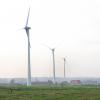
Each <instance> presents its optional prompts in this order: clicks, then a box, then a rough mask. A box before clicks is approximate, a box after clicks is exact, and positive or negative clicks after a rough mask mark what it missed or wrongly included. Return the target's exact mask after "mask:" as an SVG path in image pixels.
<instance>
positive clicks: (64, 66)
mask: <svg viewBox="0 0 100 100" xmlns="http://www.w3.org/2000/svg"><path fill="white" fill-rule="evenodd" d="M66 57H67V56H66ZM66 57H64V58H63V60H64V78H66Z"/></svg>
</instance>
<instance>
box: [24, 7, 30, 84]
mask: <svg viewBox="0 0 100 100" xmlns="http://www.w3.org/2000/svg"><path fill="white" fill-rule="evenodd" d="M29 15H30V8H29V11H28V16H27V20H26V25H25V27H24V29H25V31H26V34H27V39H28V76H27V86H31V66H30V34H29V30H30V29H31V27H29V26H28V22H29Z"/></svg>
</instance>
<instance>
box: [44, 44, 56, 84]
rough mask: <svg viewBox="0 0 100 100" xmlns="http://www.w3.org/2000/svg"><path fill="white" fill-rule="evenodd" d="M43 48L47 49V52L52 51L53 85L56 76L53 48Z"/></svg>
mask: <svg viewBox="0 0 100 100" xmlns="http://www.w3.org/2000/svg"><path fill="white" fill-rule="evenodd" d="M44 46H45V47H47V48H49V50H51V51H52V58H53V83H54V84H55V83H56V75H55V48H50V47H49V46H47V45H44Z"/></svg>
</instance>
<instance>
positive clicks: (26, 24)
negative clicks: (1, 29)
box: [26, 8, 30, 26]
mask: <svg viewBox="0 0 100 100" xmlns="http://www.w3.org/2000/svg"><path fill="white" fill-rule="evenodd" d="M29 15H30V8H29V10H28V16H27V20H26V26H27V25H28V21H29Z"/></svg>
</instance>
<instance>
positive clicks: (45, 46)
mask: <svg viewBox="0 0 100 100" xmlns="http://www.w3.org/2000/svg"><path fill="white" fill-rule="evenodd" d="M43 45H44V46H45V47H47V48H49V49H50V50H52V49H51V48H50V47H49V46H48V45H46V44H43Z"/></svg>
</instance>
